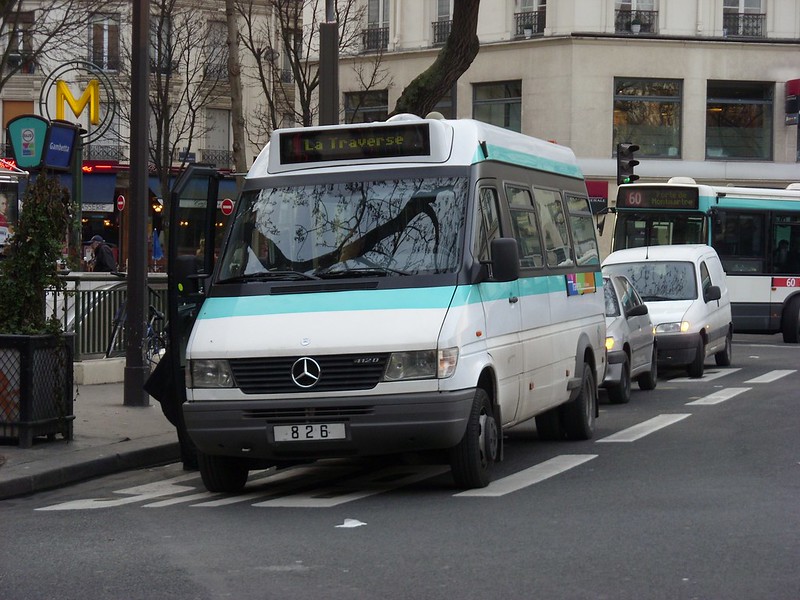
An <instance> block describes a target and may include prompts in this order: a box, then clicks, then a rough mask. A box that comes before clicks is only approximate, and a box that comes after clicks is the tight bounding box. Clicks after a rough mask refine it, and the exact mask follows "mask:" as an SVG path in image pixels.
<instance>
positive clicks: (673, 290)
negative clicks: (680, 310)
mask: <svg viewBox="0 0 800 600" xmlns="http://www.w3.org/2000/svg"><path fill="white" fill-rule="evenodd" d="M603 269H604V270H607V271H608V272H609V273H611V274H612V275H624V276H625V277H627V278H628V279H629V280H630V282H631V283H632V284H633V287H634V288H636V291H637V292H639V295H640V296H641V297H642V300H644V301H645V302H658V301H660V300H694V299H695V298H697V281H696V279H695V275H694V265H693V264H692V263H690V262H676V261H647V262H634V263H620V264H613V265H605V266H604V267H603Z"/></svg>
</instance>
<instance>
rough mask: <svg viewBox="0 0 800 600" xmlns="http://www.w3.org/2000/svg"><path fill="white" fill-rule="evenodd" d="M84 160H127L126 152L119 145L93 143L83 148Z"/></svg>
mask: <svg viewBox="0 0 800 600" xmlns="http://www.w3.org/2000/svg"><path fill="white" fill-rule="evenodd" d="M83 158H84V160H117V161H121V160H125V151H124V148H123V147H122V146H120V145H119V144H98V143H94V142H93V143H91V144H89V145H87V146H84V147H83Z"/></svg>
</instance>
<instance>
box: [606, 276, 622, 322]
mask: <svg viewBox="0 0 800 600" xmlns="http://www.w3.org/2000/svg"><path fill="white" fill-rule="evenodd" d="M603 292H604V293H605V299H606V316H607V317H618V316H619V303H618V302H617V295H616V294H615V293H614V288H613V287H612V285H611V280H610V279H608V278H605V277H604V278H603Z"/></svg>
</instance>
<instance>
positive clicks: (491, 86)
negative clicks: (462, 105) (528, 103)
mask: <svg viewBox="0 0 800 600" xmlns="http://www.w3.org/2000/svg"><path fill="white" fill-rule="evenodd" d="M472 116H473V118H474V119H477V120H478V121H483V122H484V123H491V124H492V125H498V126H500V127H505V128H506V129H510V130H511V131H522V82H521V81H504V82H500V83H476V84H474V85H473V88H472Z"/></svg>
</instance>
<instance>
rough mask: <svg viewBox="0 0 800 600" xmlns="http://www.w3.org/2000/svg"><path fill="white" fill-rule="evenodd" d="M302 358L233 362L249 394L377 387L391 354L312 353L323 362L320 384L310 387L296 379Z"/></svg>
mask: <svg viewBox="0 0 800 600" xmlns="http://www.w3.org/2000/svg"><path fill="white" fill-rule="evenodd" d="M300 358H303V357H300V356H289V357H280V358H236V359H233V360H231V361H230V365H231V370H232V371H233V379H234V381H235V382H236V386H237V387H239V389H241V390H242V392H243V393H245V394H291V393H300V392H338V391H349V390H369V389H372V388H374V387H375V386H376V385H378V382H379V381H380V380H381V377H383V372H384V370H385V369H386V361H387V360H388V358H389V355H388V354H340V355H334V356H312V357H310V358H313V359H314V360H315V361H317V363H319V366H320V374H319V380H318V381H317V383H316V385H314V386H313V387H308V388H304V387H300V386H298V385H297V384H296V383H295V382H294V381H293V380H292V365H294V363H295V362H296V361H297V360H298V359H300Z"/></svg>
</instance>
